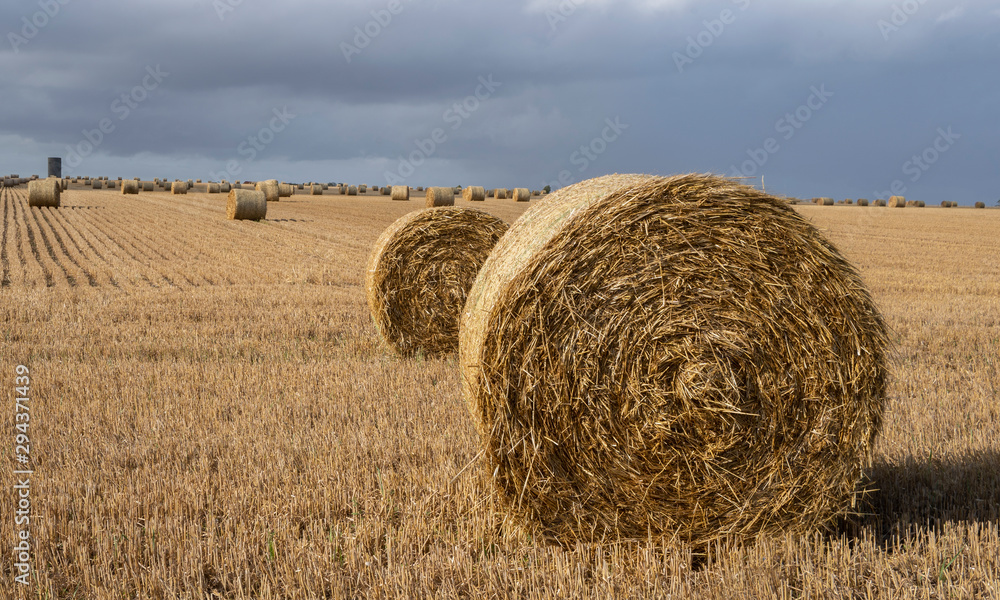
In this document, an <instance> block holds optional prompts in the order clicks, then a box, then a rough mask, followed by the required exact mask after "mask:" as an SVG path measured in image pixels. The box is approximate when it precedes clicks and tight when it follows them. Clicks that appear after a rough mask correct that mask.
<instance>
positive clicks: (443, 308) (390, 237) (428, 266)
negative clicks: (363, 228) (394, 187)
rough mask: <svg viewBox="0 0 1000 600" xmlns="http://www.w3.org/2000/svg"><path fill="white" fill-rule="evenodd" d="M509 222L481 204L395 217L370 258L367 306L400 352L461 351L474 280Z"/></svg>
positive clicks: (367, 278)
mask: <svg viewBox="0 0 1000 600" xmlns="http://www.w3.org/2000/svg"><path fill="white" fill-rule="evenodd" d="M506 231H507V224H506V223H504V222H503V221H502V220H500V219H498V218H497V217H495V216H493V215H491V214H489V213H487V212H485V211H481V210H478V209H473V208H457V207H453V206H446V207H437V208H425V209H422V210H417V211H414V212H411V213H409V214H407V215H405V216H403V217H402V218H400V219H398V220H397V221H396V222H395V223H393V224H392V225H391V226H390V227H389V228H388V229H386V230H385V231H384V232H383V233H382V235H381V236H380V237H379V239H378V241H377V242H376V243H375V247H374V249H373V250H372V253H371V255H370V257H369V259H368V267H367V271H366V274H365V287H366V289H367V294H368V307H369V309H370V310H371V314H372V318H373V320H374V321H375V325H376V327H377V328H378V330H379V334H380V335H381V336H382V338H383V339H384V340H385V341H386V342H387V343H388V344H389V345H390V346H391V347H392V348H393V349H394V350H395V351H396V352H398V353H399V354H401V355H404V356H408V355H412V354H414V353H416V352H421V351H422V352H424V353H426V354H428V355H437V354H445V353H450V352H455V351H457V350H458V325H459V318H460V316H461V312H462V307H463V306H464V305H465V298H466V295H467V294H468V291H469V288H470V287H472V282H473V281H474V280H475V278H476V275H477V274H478V273H479V268H480V267H481V266H482V264H483V262H484V261H485V260H486V257H487V256H488V255H489V253H490V251H491V250H492V249H493V246H495V245H496V243H497V241H498V240H499V239H500V237H501V236H502V235H503V234H504V232H506Z"/></svg>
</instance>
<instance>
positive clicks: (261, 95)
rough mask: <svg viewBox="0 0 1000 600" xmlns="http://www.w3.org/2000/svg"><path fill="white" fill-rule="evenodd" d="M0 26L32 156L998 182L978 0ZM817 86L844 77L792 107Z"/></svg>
mask: <svg viewBox="0 0 1000 600" xmlns="http://www.w3.org/2000/svg"><path fill="white" fill-rule="evenodd" d="M46 6H47V7H49V10H48V12H51V13H54V14H52V15H51V16H48V15H47V14H46V17H47V19H39V18H37V15H38V14H39V11H41V12H42V13H46V10H45V8H44V7H46ZM53 6H58V10H57V11H56V10H53V9H52V7H53ZM894 7H895V8H894ZM33 18H36V21H46V23H45V25H44V26H42V27H37V31H36V32H34V35H32V36H31V37H30V39H29V38H28V37H27V36H25V35H23V33H24V32H23V31H22V29H23V27H24V19H27V20H28V22H31V20H32V19H33ZM0 23H2V24H3V26H2V28H0V33H2V34H3V40H0V76H2V77H0V92H2V98H3V108H2V111H0V138H2V139H4V140H10V141H11V142H13V143H14V144H16V145H19V146H20V147H19V149H18V150H12V149H10V148H9V146H10V144H9V143H8V144H7V147H6V149H5V150H0V161H2V162H3V163H5V164H6V163H14V165H19V164H23V165H26V166H23V167H21V166H18V167H17V168H18V169H19V170H21V171H30V165H32V164H34V163H35V162H37V159H36V158H34V157H33V156H32V157H31V159H30V161H34V162H30V161H28V158H27V157H26V156H25V155H27V154H31V153H35V152H41V153H55V154H61V155H65V154H66V153H67V148H66V147H67V146H70V147H76V146H78V145H79V144H80V143H81V142H82V141H85V140H86V139H87V135H86V132H93V131H94V130H95V129H97V130H98V131H99V130H100V125H101V123H102V120H106V121H105V122H104V124H105V125H109V124H110V125H111V126H113V131H111V132H110V133H107V134H106V135H103V136H102V139H101V140H100V143H99V144H98V145H97V148H96V149H95V150H94V151H93V152H92V153H90V155H88V156H87V157H85V160H84V161H83V164H81V165H80V167H79V169H80V172H91V170H92V169H103V170H106V171H109V173H108V174H111V173H116V174H118V173H120V172H121V171H127V172H128V173H129V174H131V173H132V172H133V171H134V170H140V169H145V168H152V167H148V166H147V165H156V166H157V168H158V170H157V171H156V172H154V173H148V174H143V175H148V176H162V175H170V174H172V173H174V172H175V171H180V170H184V169H192V168H195V169H199V173H191V175H192V176H202V177H208V176H209V175H208V173H209V172H211V173H216V174H218V173H220V172H222V171H223V170H224V168H225V165H226V164H227V163H232V162H233V161H235V162H236V163H238V165H239V169H240V173H239V177H240V178H243V177H247V178H258V177H263V176H264V175H267V174H269V173H270V174H273V175H274V176H278V177H281V178H284V179H289V180H295V179H323V180H339V179H341V178H344V179H346V178H351V179H352V180H353V179H358V180H363V181H368V182H370V183H374V182H375V181H381V180H383V179H384V178H385V174H386V173H387V172H388V173H393V174H397V175H398V174H399V173H407V172H409V171H410V170H412V171H413V174H412V175H409V179H408V180H407V182H408V183H414V184H417V183H432V182H433V181H434V180H436V179H437V178H443V179H444V180H445V181H448V182H449V184H451V183H459V182H462V181H466V180H469V181H472V180H474V181H478V182H481V183H483V184H485V185H488V186H491V185H507V186H510V185H512V184H513V182H522V184H523V185H528V186H530V187H541V186H542V185H544V183H545V182H551V181H557V182H558V181H559V180H560V176H561V175H562V176H563V177H562V179H563V180H564V181H565V180H569V181H578V180H580V179H585V178H588V177H593V176H597V175H600V174H603V173H607V172H614V171H619V172H636V171H642V172H654V173H674V172H680V171H690V170H693V171H709V170H711V171H717V172H723V173H729V174H733V172H734V167H735V170H736V171H741V172H743V173H744V174H747V175H752V176H753V177H759V176H760V175H762V174H763V175H764V176H765V178H766V183H767V184H768V186H769V189H771V188H772V187H773V189H775V190H777V191H779V192H783V193H789V194H795V195H801V196H812V195H832V196H835V197H845V196H846V197H858V196H873V195H874V194H875V193H876V192H878V191H882V190H884V189H888V186H890V185H892V183H893V182H894V181H897V180H899V181H901V182H902V183H903V184H904V185H905V187H907V189H908V190H909V193H911V194H916V195H921V196H926V197H927V199H928V200H933V199H934V198H935V197H937V196H940V195H941V194H945V193H947V194H955V193H961V194H962V195H963V198H962V199H965V198H967V199H968V201H972V200H978V199H982V200H986V201H989V202H991V203H992V202H994V201H995V200H996V198H992V196H993V195H1000V192H996V188H997V185H996V178H995V175H994V173H996V171H997V169H996V166H997V165H996V162H997V151H996V146H995V141H994V140H995V139H996V134H997V132H998V131H997V130H998V129H1000V118H998V116H997V111H996V110H995V107H996V106H997V101H998V100H1000V97H998V95H1000V83H998V80H997V78H996V77H995V76H993V75H992V71H993V70H994V68H993V65H994V63H995V59H996V58H997V56H998V55H1000V34H998V33H997V32H998V31H1000V27H998V25H1000V14H998V12H997V9H996V8H994V7H993V6H992V5H991V4H990V3H988V2H985V1H981V2H967V3H963V4H960V5H952V6H948V7H944V8H942V7H939V6H936V5H935V4H934V3H931V2H926V1H925V2H922V3H921V2H919V0H907V1H906V2H895V3H894V2H866V3H863V2H815V3H812V2H811V3H801V2H799V3H793V2H788V1H784V2H771V3H765V2H761V1H757V0H735V1H729V0H723V1H719V2H709V3H702V2H697V3H696V2H680V1H678V2H669V1H662V2H656V1H639V0H636V1H632V2H610V1H603V2H602V1H598V0H563V1H562V2H555V1H554V2H544V1H543V2H537V1H536V2H527V3H502V2H474V3H472V2H464V3H463V2H457V1H437V2H431V1H423V0H399V1H398V2H389V0H385V1H382V0H379V1H373V2H360V1H359V2H339V3H321V2H301V1H300V2H296V1H289V2H284V3H281V4H276V3H264V2H263V1H256V2H255V1H252V0H243V1H242V2H239V1H238V0H214V1H213V0H199V1H188V2H166V1H162V2H144V3H133V2H118V1H111V2H103V3H100V4H97V3H85V2H82V1H81V0H63V2H60V1H59V0H50V1H49V2H46V1H45V0H42V1H41V2H37V1H36V2H12V3H6V4H4V5H3V6H2V7H0ZM28 33H31V31H30V28H29V31H28ZM11 34H13V35H14V36H15V37H14V38H12V37H11ZM16 36H20V38H21V40H24V41H25V43H18V42H17V37H16ZM12 40H13V41H12ZM15 50H16V51H15ZM151 70H152V71H154V72H158V73H166V75H162V76H160V77H159V81H155V85H150V83H151V82H152V80H151V79H150V71H151ZM484 78H485V79H486V80H487V81H492V82H497V85H495V86H492V89H490V90H489V91H488V92H487V91H484V88H483V87H482V85H481V81H482V80H483V79H484ZM153 79H157V78H153ZM823 86H825V88H824V87H823ZM814 87H815V88H817V89H819V88H822V89H825V90H829V91H830V92H832V95H831V96H830V97H829V98H826V99H825V101H824V102H823V103H822V104H821V105H817V102H816V101H815V100H813V101H812V104H813V106H815V107H816V108H810V109H809V110H808V111H802V110H799V109H800V107H802V106H807V107H808V105H809V104H808V103H809V102H810V96H811V95H812V94H813V92H812V91H811V90H812V89H813V88H814ZM477 92H478V94H479V95H478V97H477ZM126 109H127V113H126ZM276 110H277V111H285V114H288V115H294V117H293V118H292V119H291V120H289V121H288V122H287V123H278V124H277V125H278V126H279V127H280V130H277V129H272V128H271V123H272V122H273V119H274V114H275V112H274V111H276ZM796 110H799V113H798V114H799V116H804V115H805V114H806V112H808V113H809V114H808V119H804V120H803V122H799V120H798V119H796V118H795V115H796ZM787 115H792V121H794V122H792V121H789V120H788V119H786V116H787ZM782 119H785V120H784V121H783V122H782ZM608 120H611V121H612V122H618V123H621V124H624V125H626V127H625V128H616V132H608V131H606V129H607V127H608V125H607V122H608ZM947 127H952V128H953V131H954V132H956V133H957V134H958V135H959V136H960V137H958V138H957V139H955V140H953V143H952V144H951V145H950V146H949V147H948V148H947V149H946V150H944V151H940V148H942V145H941V144H940V143H938V148H939V150H935V151H931V152H928V154H927V155H928V157H933V158H935V160H934V161H933V163H931V164H924V165H923V166H926V167H927V168H926V170H923V169H922V167H917V172H919V176H918V177H917V178H916V180H915V181H914V180H913V178H914V171H913V166H912V165H909V166H907V161H910V160H911V159H912V157H913V156H915V155H920V154H921V153H923V152H924V151H925V150H926V149H927V148H928V147H931V148H933V147H934V143H935V140H936V138H937V137H938V133H937V130H938V129H939V128H947ZM438 130H440V131H438ZM436 132H437V133H440V134H442V137H443V139H444V142H443V143H435V144H434V145H433V149H432V150H431V151H429V152H428V151H427V150H428V149H430V148H431V146H430V145H429V144H428V142H427V140H428V139H432V137H433V135H434V134H435V133H436ZM612 137H613V139H610V138H612ZM772 138H773V139H774V143H773V144H770V145H768V140H769V139H772ZM439 139H441V138H439ZM262 140H263V141H266V142H267V143H266V144H265V143H263V141H262ZM776 147H777V148H776ZM84 148H85V147H84ZM250 148H253V149H254V150H253V152H252V154H253V156H252V159H251V153H250V152H248V150H249V149H250ZM775 148H776V149H775ZM769 150H773V152H772V151H769ZM598 151H599V152H598ZM762 152H763V154H762ZM935 154H936V156H935ZM747 161H753V162H750V163H748V162H747ZM416 163H419V164H416ZM119 165H121V166H119ZM36 170H37V169H36ZM317 170H319V171H320V172H316V171H317ZM95 172H96V171H95ZM123 174H124V173H123ZM184 174H185V173H177V175H176V176H183V175H184ZM567 174H568V175H567ZM269 176H270V175H269ZM234 178H235V176H234ZM949 197H950V196H949ZM942 199H943V197H942Z"/></svg>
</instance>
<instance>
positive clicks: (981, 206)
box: [975, 202, 986, 208]
mask: <svg viewBox="0 0 1000 600" xmlns="http://www.w3.org/2000/svg"><path fill="white" fill-rule="evenodd" d="M975 206H976V208H986V203H985V202H976V204H975Z"/></svg>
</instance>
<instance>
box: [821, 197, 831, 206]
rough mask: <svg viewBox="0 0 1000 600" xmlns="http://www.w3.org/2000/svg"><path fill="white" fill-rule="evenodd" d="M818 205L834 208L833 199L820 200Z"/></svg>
mask: <svg viewBox="0 0 1000 600" xmlns="http://www.w3.org/2000/svg"><path fill="white" fill-rule="evenodd" d="M817 204H820V205H822V206H833V198H820V199H819V202H817Z"/></svg>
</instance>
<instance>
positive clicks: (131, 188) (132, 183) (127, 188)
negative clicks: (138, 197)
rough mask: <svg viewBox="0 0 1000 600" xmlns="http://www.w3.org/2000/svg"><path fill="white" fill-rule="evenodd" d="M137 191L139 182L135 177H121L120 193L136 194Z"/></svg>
mask: <svg viewBox="0 0 1000 600" xmlns="http://www.w3.org/2000/svg"><path fill="white" fill-rule="evenodd" d="M138 193H139V182H138V181H136V180H135V179H123V180H122V195H125V194H138Z"/></svg>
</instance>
